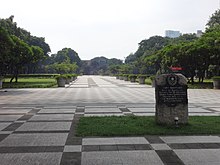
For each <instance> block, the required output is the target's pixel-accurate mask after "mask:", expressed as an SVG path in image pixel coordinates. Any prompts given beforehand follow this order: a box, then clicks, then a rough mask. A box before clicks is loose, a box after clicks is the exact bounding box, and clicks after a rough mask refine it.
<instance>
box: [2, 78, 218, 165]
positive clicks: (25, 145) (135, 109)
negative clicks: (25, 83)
mask: <svg viewBox="0 0 220 165" xmlns="http://www.w3.org/2000/svg"><path fill="white" fill-rule="evenodd" d="M188 95H189V114H190V115H211V116H219V115H220V102H219V100H220V91H219V90H188ZM154 102H155V100H154V89H153V88H151V87H150V86H147V85H139V84H137V83H130V82H125V81H122V80H116V79H115V78H113V77H100V76H82V77H79V79H78V80H77V81H76V82H74V83H72V84H71V85H69V86H66V88H59V89H56V88H54V89H7V92H4V90H0V164H1V165H6V164H7V165H9V164H10V165H31V164H48V165H51V164H52V165H56V164H63V165H68V164H78V165H80V164H82V165H105V164H117V165H122V164H123V165H133V164H138V165H142V164H143V165H146V164H150V165H151V164H173V165H174V164H175V165H176V164H192V165H197V164H198V165H200V164H204V165H205V164H210V165H212V164H214V165H215V164H216V165H217V164H220V163H219V162H220V157H219V155H220V137H219V136H142V137H111V138H98V137H97V138H81V137H75V136H74V134H75V127H76V123H77V122H78V120H79V118H80V117H81V116H103V115H118V116H119V115H129V114H134V115H144V116H149V115H154V112H155V110H154Z"/></svg>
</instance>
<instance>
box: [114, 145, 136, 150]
mask: <svg viewBox="0 0 220 165" xmlns="http://www.w3.org/2000/svg"><path fill="white" fill-rule="evenodd" d="M117 147H118V150H119V151H123V150H135V146H134V145H133V144H120V145H117Z"/></svg>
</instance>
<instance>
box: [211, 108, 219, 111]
mask: <svg viewBox="0 0 220 165" xmlns="http://www.w3.org/2000/svg"><path fill="white" fill-rule="evenodd" d="M211 109H213V110H215V111H218V112H220V107H218V108H217V107H216V108H211Z"/></svg>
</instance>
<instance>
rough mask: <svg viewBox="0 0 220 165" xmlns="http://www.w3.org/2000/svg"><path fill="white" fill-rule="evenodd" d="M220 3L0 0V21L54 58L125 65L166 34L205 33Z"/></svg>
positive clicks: (198, 0) (196, 0)
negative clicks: (64, 55) (72, 54)
mask: <svg viewBox="0 0 220 165" xmlns="http://www.w3.org/2000/svg"><path fill="white" fill-rule="evenodd" d="M219 1H220V0H37V1H36V0H35V1H33V0H0V18H8V17H10V16H11V15H14V16H15V18H14V21H15V22H17V25H18V26H19V27H21V28H24V29H26V30H27V31H29V32H31V34H32V35H35V36H37V37H44V38H45V40H46V42H47V43H48V44H49V45H50V48H51V51H52V53H56V52H57V51H59V50H61V49H62V48H65V47H69V48H72V49H74V50H75V51H76V52H78V54H79V56H80V58H81V59H83V60H89V59H92V58H94V57H97V56H105V57H107V58H119V59H122V60H124V58H125V57H126V56H128V55H129V54H130V53H132V52H133V53H134V52H135V51H136V50H137V48H138V43H139V42H140V41H141V40H143V39H148V38H149V37H151V36H154V35H160V36H164V35H165V30H178V31H180V32H181V33H195V32H196V31H197V30H203V31H204V30H205V24H206V23H207V21H208V19H209V17H210V16H211V15H212V14H213V13H214V12H215V10H217V9H218V8H219V5H220V3H219Z"/></svg>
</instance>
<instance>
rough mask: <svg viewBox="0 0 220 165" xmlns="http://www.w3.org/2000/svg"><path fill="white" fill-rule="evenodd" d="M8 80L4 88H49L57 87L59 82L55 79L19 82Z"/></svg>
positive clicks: (27, 79)
mask: <svg viewBox="0 0 220 165" xmlns="http://www.w3.org/2000/svg"><path fill="white" fill-rule="evenodd" d="M9 81H10V79H9V78H6V79H4V82H3V88H49V87H56V86H57V82H56V80H55V79H54V78H18V82H17V83H15V82H12V83H10V82H9Z"/></svg>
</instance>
